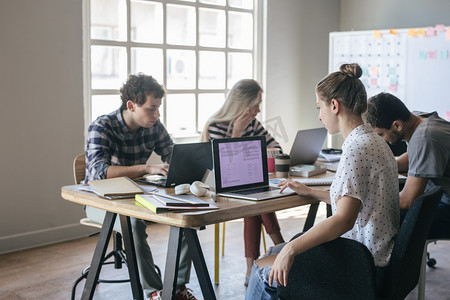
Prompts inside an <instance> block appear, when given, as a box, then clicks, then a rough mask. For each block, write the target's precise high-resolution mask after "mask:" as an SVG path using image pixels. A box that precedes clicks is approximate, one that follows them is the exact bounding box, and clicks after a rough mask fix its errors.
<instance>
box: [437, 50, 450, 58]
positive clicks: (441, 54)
mask: <svg viewBox="0 0 450 300" xmlns="http://www.w3.org/2000/svg"><path fill="white" fill-rule="evenodd" d="M439 59H448V50H440V51H439Z"/></svg>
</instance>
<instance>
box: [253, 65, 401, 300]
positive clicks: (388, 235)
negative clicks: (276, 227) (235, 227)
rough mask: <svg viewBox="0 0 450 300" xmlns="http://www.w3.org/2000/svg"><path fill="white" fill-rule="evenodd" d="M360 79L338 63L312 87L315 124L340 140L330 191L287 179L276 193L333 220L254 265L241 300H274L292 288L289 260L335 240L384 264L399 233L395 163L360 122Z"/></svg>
mask: <svg viewBox="0 0 450 300" xmlns="http://www.w3.org/2000/svg"><path fill="white" fill-rule="evenodd" d="M361 75H362V70H361V68H360V66H359V65H357V64H344V65H342V66H341V67H340V70H339V71H338V72H334V73H331V74H329V75H328V76H326V77H325V78H324V79H322V80H321V81H320V82H319V83H318V84H317V85H316V106H317V109H318V110H319V120H321V121H322V123H323V124H324V126H325V128H326V129H327V130H328V132H329V133H330V134H338V133H340V134H341V135H342V136H343V137H344V139H345V141H344V143H343V145H342V156H341V160H340V162H339V166H338V168H337V171H336V175H335V179H334V180H333V183H332V185H331V188H330V191H323V190H317V189H313V188H311V187H308V186H305V185H303V184H301V183H299V182H296V181H291V180H286V181H284V182H282V183H281V184H280V186H281V187H282V189H281V190H284V189H285V188H287V187H289V188H291V189H293V190H294V191H295V192H296V193H297V194H299V195H302V196H310V197H313V198H315V199H317V200H320V201H324V202H326V203H328V204H331V208H332V212H333V215H332V216H331V217H329V218H327V219H325V220H324V221H322V222H320V223H319V224H317V225H315V226H313V227H312V228H311V229H310V230H308V231H307V232H305V233H303V234H301V235H299V236H298V237H296V238H295V239H293V240H291V241H290V242H288V243H284V244H280V245H277V246H274V247H272V248H271V249H269V251H268V253H267V254H266V256H264V257H262V258H260V259H258V260H257V261H255V264H254V265H253V268H252V273H251V276H250V283H249V286H248V289H247V295H246V299H277V292H276V287H277V286H278V285H283V286H286V285H287V284H298V283H295V282H293V283H289V282H288V281H287V279H288V274H289V271H290V268H291V266H292V263H293V261H294V258H295V257H296V256H297V259H302V253H303V252H305V251H307V250H308V249H311V248H313V247H315V246H318V245H320V244H323V243H326V242H328V241H332V240H334V239H337V238H339V237H345V238H349V239H353V240H355V241H358V242H360V243H362V244H364V245H365V246H366V247H367V248H368V249H369V251H370V252H371V253H372V255H373V257H374V262H375V266H376V267H377V268H378V269H380V270H382V269H383V268H384V267H386V266H387V265H388V263H389V259H390V255H391V252H392V249H393V247H394V237H395V235H396V234H397V231H398V228H399V204H398V201H399V200H398V179H397V178H398V175H397V174H398V172H397V164H396V161H395V159H394V156H393V154H392V152H391V150H390V149H389V147H388V145H387V144H386V142H385V141H384V140H383V139H382V138H381V137H379V136H378V135H377V134H376V133H375V132H374V131H373V130H372V127H371V126H370V125H369V124H364V122H363V119H362V114H363V113H364V112H365V111H366V109H367V96H366V91H365V88H364V85H363V84H362V82H361V81H360V80H359V77H360V76H361ZM380 274H381V273H380Z"/></svg>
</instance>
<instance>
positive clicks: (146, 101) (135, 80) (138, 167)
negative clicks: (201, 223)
mask: <svg viewBox="0 0 450 300" xmlns="http://www.w3.org/2000/svg"><path fill="white" fill-rule="evenodd" d="M164 95H165V91H164V88H163V87H162V86H161V85H160V84H159V83H158V82H157V81H156V80H155V79H154V78H153V77H151V76H147V75H144V74H142V73H139V74H138V75H131V76H130V78H129V79H128V81H127V82H126V83H125V84H124V85H123V86H122V88H121V89H120V96H121V99H122V105H121V107H120V108H119V109H118V110H116V111H113V112H112V113H110V114H108V115H103V116H100V117H98V118H97V120H95V121H94V122H92V124H91V125H90V126H89V129H88V136H87V142H86V178H85V182H88V181H89V180H95V179H105V178H113V177H120V176H128V177H130V178H136V177H139V176H143V175H145V174H162V175H167V171H168V168H169V165H168V164H167V163H169V160H170V156H171V154H172V148H173V141H172V139H171V137H170V136H169V134H168V132H167V130H166V128H165V127H164V125H163V124H162V123H161V122H160V120H159V116H160V114H159V107H160V106H161V101H162V98H163V97H164ZM153 151H154V152H155V153H156V154H158V155H160V156H161V160H162V161H164V162H166V163H163V164H148V163H147V160H148V158H149V157H150V155H151V154H152V152H153ZM86 215H87V217H88V218H89V219H91V220H93V221H96V222H99V223H102V222H103V219H104V216H105V211H104V210H100V209H97V208H92V207H86ZM131 226H132V230H133V239H134V243H135V248H136V258H137V263H138V270H139V277H140V281H141V285H142V288H143V290H144V294H145V297H146V298H148V299H150V300H155V299H160V296H159V294H160V290H161V289H162V281H161V276H160V275H159V274H158V273H157V272H156V270H155V264H154V262H153V257H152V253H151V250H150V247H149V245H148V243H147V234H146V232H145V230H146V225H145V222H144V221H143V220H140V219H136V218H131ZM114 230H116V231H118V232H121V226H120V220H117V221H116V224H115V225H114ZM190 269H191V257H190V255H189V253H188V249H187V244H186V241H185V239H184V237H183V242H182V249H181V254H180V264H179V271H178V279H177V285H178V291H177V294H176V298H175V299H180V300H182V299H195V297H194V296H193V295H192V294H191V292H190V290H189V289H187V288H186V286H185V284H186V283H188V282H189V277H190Z"/></svg>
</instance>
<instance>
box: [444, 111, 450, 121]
mask: <svg viewBox="0 0 450 300" xmlns="http://www.w3.org/2000/svg"><path fill="white" fill-rule="evenodd" d="M445 118H446V119H447V121H450V110H448V111H446V112H445Z"/></svg>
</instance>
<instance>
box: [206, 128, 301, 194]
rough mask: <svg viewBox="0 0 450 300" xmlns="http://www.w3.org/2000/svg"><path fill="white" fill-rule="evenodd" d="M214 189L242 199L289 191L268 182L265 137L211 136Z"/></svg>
mask: <svg viewBox="0 0 450 300" xmlns="http://www.w3.org/2000/svg"><path fill="white" fill-rule="evenodd" d="M212 148H213V162H214V177H215V185H216V193H217V194H218V195H220V196H225V197H234V198H240V199H246V200H256V201H258V200H266V199H272V198H278V197H283V196H287V195H291V194H293V192H290V193H285V192H283V193H280V189H279V188H277V187H272V186H269V175H268V173H267V148H266V138H265V137H263V136H252V137H241V138H229V139H214V140H212Z"/></svg>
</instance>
